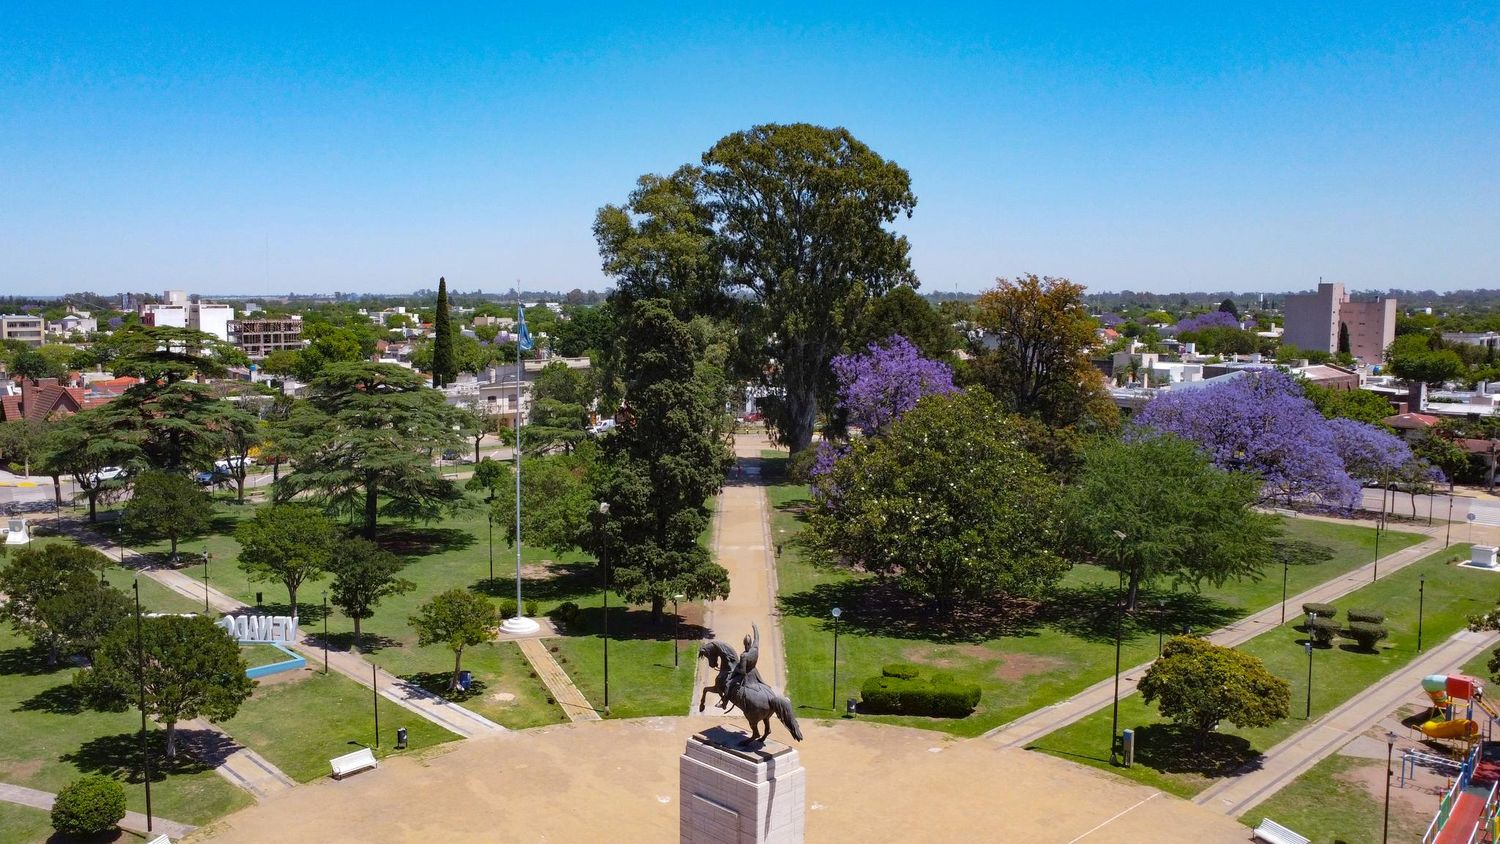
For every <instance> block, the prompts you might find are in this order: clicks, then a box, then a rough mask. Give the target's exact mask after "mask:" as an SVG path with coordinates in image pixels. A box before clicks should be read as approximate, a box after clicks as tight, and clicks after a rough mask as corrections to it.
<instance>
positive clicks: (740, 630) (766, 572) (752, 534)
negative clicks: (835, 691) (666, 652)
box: [688, 434, 786, 718]
mask: <svg viewBox="0 0 1500 844" xmlns="http://www.w3.org/2000/svg"><path fill="white" fill-rule="evenodd" d="M768 447H769V445H768V443H767V441H766V439H765V437H764V436H763V435H745V434H741V435H739V436H737V437H736V439H735V456H736V457H737V458H738V463H737V466H738V470H737V471H732V472H731V474H730V477H729V480H728V482H727V483H726V484H725V485H724V489H723V490H722V491H721V492H720V493H719V499H718V504H717V506H716V507H715V509H714V519H715V529H714V541H713V548H714V559H715V560H716V561H718V563H719V565H721V566H723V567H724V568H726V569H728V570H729V597H728V598H725V599H724V600H722V601H712V602H710V603H708V604H707V605H706V606H705V608H704V609H705V614H704V620H703V625H704V627H706V628H708V631H709V634H708V635H709V637H710V638H714V639H723V640H724V641H726V642H729V643H730V644H732V645H734V647H735V650H739V649H740V648H741V646H742V644H743V642H744V638H745V635H746V634H747V633H749V632H750V627H751V625H752V624H754V625H757V626H759V627H760V656H759V659H758V660H757V662H756V669H757V670H759V671H760V676H761V677H763V678H764V679H765V681H766V682H767V683H769V684H770V685H771V687H772V688H774V689H776V690H777V691H778V692H785V690H786V659H785V651H784V650H783V648H782V643H781V619H780V615H779V613H778V612H777V611H776V557H775V554H774V552H773V550H772V549H773V546H772V544H771V522H770V506H769V504H768V502H767V501H766V489H765V483H764V481H763V480H762V479H761V474H760V473H761V460H760V452H761V450H762V449H764V448H768ZM691 658H692V659H693V660H694V662H695V664H696V666H697V668H696V671H697V673H696V676H695V680H694V683H693V697H692V700H691V701H690V702H689V706H688V714H690V715H697V714H699V713H698V698H699V696H700V695H701V694H702V693H703V687H704V684H705V683H707V684H709V685H712V684H713V681H714V677H713V676H711V673H710V671H709V668H708V663H707V662H705V661H703V660H700V659H698V654H697V653H696V651H695V652H693V653H692V655H691ZM703 715H705V716H710V717H716V718H722V717H723V715H724V713H723V712H721V711H718V710H714V709H713V708H712V707H710V709H709V710H708V711H705V712H704V713H703Z"/></svg>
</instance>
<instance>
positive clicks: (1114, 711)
mask: <svg viewBox="0 0 1500 844" xmlns="http://www.w3.org/2000/svg"><path fill="white" fill-rule="evenodd" d="M1111 533H1113V534H1114V535H1115V538H1116V539H1118V540H1120V541H1121V542H1122V543H1123V542H1124V541H1125V532H1124V531H1120V530H1116V531H1111ZM1124 590H1125V576H1124V573H1123V572H1122V573H1121V575H1120V591H1121V592H1122V593H1123V592H1124ZM1121 597H1123V595H1122V596H1121ZM1116 610H1117V612H1116V614H1115V696H1114V705H1113V707H1112V708H1111V710H1110V717H1109V761H1110V764H1114V762H1115V743H1116V740H1117V739H1118V738H1119V736H1120V636H1121V635H1122V631H1121V629H1120V628H1121V625H1122V624H1123V623H1124V621H1125V607H1124V602H1123V601H1121V602H1120V606H1118V607H1116Z"/></svg>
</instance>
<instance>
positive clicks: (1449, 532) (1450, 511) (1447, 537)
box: [1443, 481, 1453, 548]
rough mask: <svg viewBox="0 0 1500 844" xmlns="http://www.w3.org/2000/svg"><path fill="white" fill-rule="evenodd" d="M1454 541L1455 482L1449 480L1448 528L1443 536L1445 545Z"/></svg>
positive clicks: (1445, 546)
mask: <svg viewBox="0 0 1500 844" xmlns="http://www.w3.org/2000/svg"><path fill="white" fill-rule="evenodd" d="M1452 542H1453V482H1452V481H1449V482H1448V529H1447V532H1446V533H1445V534H1444V536H1443V547H1444V548H1447V547H1448V545H1449V544H1450V543H1452Z"/></svg>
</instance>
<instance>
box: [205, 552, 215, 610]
mask: <svg viewBox="0 0 1500 844" xmlns="http://www.w3.org/2000/svg"><path fill="white" fill-rule="evenodd" d="M213 558H214V555H213V554H210V553H208V549H207V548H204V549H203V614H204V615H208V561H209V560H212V559H213Z"/></svg>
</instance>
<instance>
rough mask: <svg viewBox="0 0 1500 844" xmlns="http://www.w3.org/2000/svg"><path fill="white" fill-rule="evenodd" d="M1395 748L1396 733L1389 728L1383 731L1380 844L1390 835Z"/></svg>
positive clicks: (1387, 839) (1383, 843)
mask: <svg viewBox="0 0 1500 844" xmlns="http://www.w3.org/2000/svg"><path fill="white" fill-rule="evenodd" d="M1395 749H1396V734H1395V733H1393V732H1391V731H1390V730H1386V733H1385V819H1384V820H1383V821H1381V823H1380V844H1385V842H1387V841H1389V840H1390V836H1391V753H1392V752H1393V751H1394V750H1395Z"/></svg>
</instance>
